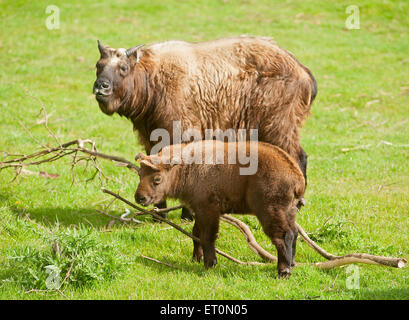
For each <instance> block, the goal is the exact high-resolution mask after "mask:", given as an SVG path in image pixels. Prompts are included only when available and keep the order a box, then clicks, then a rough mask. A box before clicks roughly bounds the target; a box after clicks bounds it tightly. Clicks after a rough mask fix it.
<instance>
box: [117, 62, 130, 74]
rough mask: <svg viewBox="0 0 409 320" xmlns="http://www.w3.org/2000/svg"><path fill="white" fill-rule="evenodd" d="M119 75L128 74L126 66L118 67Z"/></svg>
mask: <svg viewBox="0 0 409 320" xmlns="http://www.w3.org/2000/svg"><path fill="white" fill-rule="evenodd" d="M119 69H120V70H121V74H123V75H125V74H126V73H127V72H128V66H127V65H126V64H124V65H122V66H120V67H119Z"/></svg>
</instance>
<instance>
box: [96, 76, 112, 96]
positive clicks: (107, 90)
mask: <svg viewBox="0 0 409 320" xmlns="http://www.w3.org/2000/svg"><path fill="white" fill-rule="evenodd" d="M93 92H94V94H95V97H96V99H97V100H98V99H100V98H106V97H108V96H110V95H111V94H112V85H111V82H110V81H109V80H107V79H97V80H96V81H95V82H94V88H93Z"/></svg>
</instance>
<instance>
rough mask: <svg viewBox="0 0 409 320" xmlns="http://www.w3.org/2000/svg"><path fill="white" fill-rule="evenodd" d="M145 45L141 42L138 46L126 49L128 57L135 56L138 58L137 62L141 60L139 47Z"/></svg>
mask: <svg viewBox="0 0 409 320" xmlns="http://www.w3.org/2000/svg"><path fill="white" fill-rule="evenodd" d="M143 46H144V44H140V45H139V46H136V47H133V48H129V49H128V50H126V56H127V57H128V58H130V57H131V56H134V57H135V60H136V62H138V61H139V56H140V55H139V52H138V49H139V48H141V47H143Z"/></svg>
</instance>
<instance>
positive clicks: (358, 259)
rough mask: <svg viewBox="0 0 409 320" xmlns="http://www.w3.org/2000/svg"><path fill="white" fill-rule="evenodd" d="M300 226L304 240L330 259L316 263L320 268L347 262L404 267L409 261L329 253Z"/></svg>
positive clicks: (299, 229)
mask: <svg viewBox="0 0 409 320" xmlns="http://www.w3.org/2000/svg"><path fill="white" fill-rule="evenodd" d="M296 225H297V228H298V232H299V233H300V235H301V237H302V238H303V239H304V241H305V242H306V243H307V244H308V245H309V246H310V247H311V248H313V249H314V250H315V251H317V252H318V253H319V254H320V255H321V256H323V257H324V258H326V259H328V260H329V261H326V262H318V263H315V264H314V265H315V266H316V267H317V268H320V269H330V268H335V267H339V266H342V265H346V264H351V263H365V264H374V265H383V266H387V267H394V268H403V267H404V266H405V265H406V263H407V261H406V259H403V258H393V257H382V256H374V255H371V254H367V253H351V254H347V255H344V256H336V255H333V254H331V253H328V252H327V251H325V250H324V249H322V248H321V247H320V246H318V245H317V244H316V243H315V242H314V241H312V240H311V239H310V237H308V235H307V233H306V232H305V231H304V229H303V228H301V226H300V225H299V224H296Z"/></svg>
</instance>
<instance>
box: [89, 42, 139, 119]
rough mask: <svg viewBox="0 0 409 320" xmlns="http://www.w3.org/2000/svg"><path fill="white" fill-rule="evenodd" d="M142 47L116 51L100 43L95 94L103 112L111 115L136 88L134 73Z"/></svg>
mask: <svg viewBox="0 0 409 320" xmlns="http://www.w3.org/2000/svg"><path fill="white" fill-rule="evenodd" d="M142 46H143V45H139V46H136V47H134V48H130V49H128V50H126V49H124V48H119V49H114V48H110V47H109V46H103V45H102V44H101V43H100V42H99V41H98V49H99V52H100V54H101V56H100V58H99V60H98V62H97V64H96V67H97V80H96V81H95V82H94V87H93V93H94V94H95V98H96V99H97V101H98V104H99V107H100V109H101V111H102V112H104V113H106V114H108V115H111V114H113V113H114V112H116V111H118V109H119V108H120V106H121V104H123V103H126V100H127V99H129V95H130V93H131V92H132V90H133V87H134V81H133V76H132V74H133V72H132V71H133V69H134V66H135V64H136V63H137V62H138V49H139V48H140V47H142Z"/></svg>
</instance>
